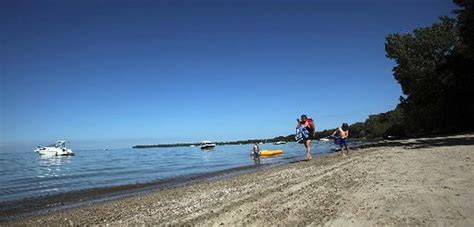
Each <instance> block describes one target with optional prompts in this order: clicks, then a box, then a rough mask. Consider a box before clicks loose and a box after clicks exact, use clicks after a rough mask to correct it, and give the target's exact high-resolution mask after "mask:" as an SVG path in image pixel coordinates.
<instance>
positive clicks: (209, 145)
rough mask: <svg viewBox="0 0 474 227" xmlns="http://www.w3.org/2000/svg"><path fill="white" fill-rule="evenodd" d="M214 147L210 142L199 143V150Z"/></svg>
mask: <svg viewBox="0 0 474 227" xmlns="http://www.w3.org/2000/svg"><path fill="white" fill-rule="evenodd" d="M214 147H216V144H215V143H213V142H211V141H207V140H205V141H202V143H201V149H212V148H214Z"/></svg>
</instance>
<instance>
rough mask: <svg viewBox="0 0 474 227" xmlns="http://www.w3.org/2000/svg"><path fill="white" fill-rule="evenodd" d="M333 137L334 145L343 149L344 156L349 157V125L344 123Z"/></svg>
mask: <svg viewBox="0 0 474 227" xmlns="http://www.w3.org/2000/svg"><path fill="white" fill-rule="evenodd" d="M332 137H333V138H334V143H335V144H337V145H339V146H340V147H341V153H342V156H346V155H348V154H349V147H347V142H346V139H347V138H348V137H349V125H348V124H347V123H343V124H342V126H341V127H339V128H338V129H337V130H336V131H334V133H333V134H332ZM343 147H345V148H346V153H344V149H343Z"/></svg>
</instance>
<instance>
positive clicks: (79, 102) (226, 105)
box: [0, 0, 455, 145]
mask: <svg viewBox="0 0 474 227" xmlns="http://www.w3.org/2000/svg"><path fill="white" fill-rule="evenodd" d="M454 7H455V6H454V4H452V3H451V1H449V0H419V1H415V0H401V1H392V0H390V1H388V0H387V1H380V0H372V1H355V0H354V1H347V0H346V1H329V0H327V1H270V0H268V1H264V0H260V1H259V0H257V1H232V0H223V1H191V0H190V1H158V0H154V1H151V0H150V1H145V0H137V1H131V0H128V1H123V0H122V1H121V0H118V1H112V0H85V1H69V0H55V1H50V0H41V1H36V0H30V1H22V0H11V1H10V0H3V1H1V3H0V41H1V43H0V44H1V46H0V48H1V50H0V63H1V65H0V73H1V87H0V89H1V97H0V108H1V111H0V117H1V122H0V124H1V125H0V126H1V141H0V143H1V144H6V143H7V144H8V143H31V142H40V141H41V142H42V141H55V140H57V139H67V140H71V141H72V142H75V143H76V144H77V143H101V142H103V143H106V142H107V141H108V142H110V143H115V144H120V145H128V144H133V143H167V142H189V141H201V140H205V139H206V140H214V141H221V140H235V139H250V138H269V137H274V136H278V135H288V134H290V133H293V132H294V126H295V122H296V121H295V119H296V118H297V117H298V116H299V115H301V114H308V115H309V116H311V117H313V118H314V119H315V121H316V124H317V127H318V129H327V128H334V127H336V126H338V125H339V124H340V123H342V122H348V123H354V122H357V121H364V120H365V119H366V118H367V116H368V115H370V114H376V113H380V112H385V111H388V110H391V109H393V108H394V107H395V106H396V104H397V103H398V98H399V96H400V95H401V89H400V87H399V85H398V84H397V82H396V81H395V80H394V79H393V75H392V72H391V70H392V67H393V65H394V63H393V62H392V61H390V60H388V59H387V58H386V57H385V51H384V42H385V36H386V35H387V34H389V33H394V32H410V31H412V30H413V29H415V28H416V27H420V26H427V25H431V24H432V23H434V22H437V20H438V17H439V16H442V15H451V11H452V10H453V9H454Z"/></svg>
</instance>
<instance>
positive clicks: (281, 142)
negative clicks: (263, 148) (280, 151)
mask: <svg viewBox="0 0 474 227" xmlns="http://www.w3.org/2000/svg"><path fill="white" fill-rule="evenodd" d="M273 144H274V145H280V144H286V141H277V142H274V143H273Z"/></svg>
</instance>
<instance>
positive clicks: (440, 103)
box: [377, 17, 460, 134]
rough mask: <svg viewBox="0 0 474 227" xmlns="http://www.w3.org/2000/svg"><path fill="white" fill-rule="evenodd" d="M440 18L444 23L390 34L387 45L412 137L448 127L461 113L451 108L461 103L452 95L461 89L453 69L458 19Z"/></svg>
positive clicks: (457, 43)
mask: <svg viewBox="0 0 474 227" xmlns="http://www.w3.org/2000/svg"><path fill="white" fill-rule="evenodd" d="M440 19H441V22H439V23H436V24H433V25H432V26H431V27H426V28H418V29H415V30H414V31H413V33H409V34H398V33H395V34H390V35H388V36H387V42H386V44H385V50H386V53H387V57H388V58H390V59H394V60H395V62H396V64H397V65H396V66H395V67H394V68H393V72H394V76H395V79H396V80H397V81H398V82H399V83H400V85H401V87H402V91H403V93H404V95H405V96H402V97H401V98H400V100H401V104H400V108H402V109H403V112H404V114H405V119H406V122H405V125H407V126H410V127H411V133H412V134H413V133H414V134H417V133H432V132H438V131H440V130H443V129H446V128H449V127H451V126H453V124H452V123H453V122H451V121H449V120H448V119H449V118H450V117H452V116H455V115H456V114H453V112H457V111H459V109H458V110H455V109H452V108H453V107H452V106H450V105H449V104H450V102H453V101H454V102H457V101H458V100H455V98H456V97H455V96H454V95H453V94H451V93H452V91H455V90H456V86H458V84H457V83H456V77H458V76H459V75H457V74H456V73H454V71H453V70H452V67H451V66H452V62H451V61H452V57H453V56H455V55H456V53H457V51H458V50H459V48H460V40H459V36H458V31H457V28H456V20H455V19H453V18H449V17H441V18H440ZM447 120H448V121H447ZM454 125H456V124H454ZM377 133H378V132H377Z"/></svg>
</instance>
